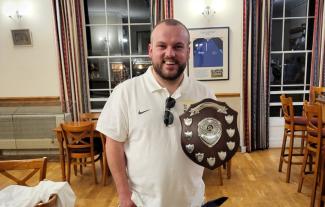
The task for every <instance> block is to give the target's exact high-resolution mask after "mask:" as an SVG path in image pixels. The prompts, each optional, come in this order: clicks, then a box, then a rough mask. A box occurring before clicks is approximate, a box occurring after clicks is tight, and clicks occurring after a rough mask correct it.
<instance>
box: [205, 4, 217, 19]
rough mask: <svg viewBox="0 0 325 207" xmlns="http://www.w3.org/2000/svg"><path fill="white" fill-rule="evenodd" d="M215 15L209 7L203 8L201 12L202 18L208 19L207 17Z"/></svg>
mask: <svg viewBox="0 0 325 207" xmlns="http://www.w3.org/2000/svg"><path fill="white" fill-rule="evenodd" d="M215 14H216V11H214V10H213V9H211V7H210V6H206V7H205V8H204V10H203V12H202V15H203V16H206V17H208V16H213V15H215Z"/></svg>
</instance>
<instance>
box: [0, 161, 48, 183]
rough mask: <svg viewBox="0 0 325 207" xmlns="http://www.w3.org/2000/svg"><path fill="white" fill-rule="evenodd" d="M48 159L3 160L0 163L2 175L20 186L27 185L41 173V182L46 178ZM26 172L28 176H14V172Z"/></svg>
mask: <svg viewBox="0 0 325 207" xmlns="http://www.w3.org/2000/svg"><path fill="white" fill-rule="evenodd" d="M46 165H47V158H46V157H43V158H37V159H25V160H3V161H0V173H1V174H2V175H4V176H6V177H7V178H9V179H11V180H13V181H14V182H15V183H17V184H18V185H26V186H28V184H27V181H29V180H30V179H31V178H32V177H33V176H34V175H35V174H36V173H37V172H39V181H42V180H44V179H45V177H46ZM16 170H19V171H25V173H26V175H25V176H24V177H23V178H21V177H18V176H17V175H15V174H13V171H16Z"/></svg>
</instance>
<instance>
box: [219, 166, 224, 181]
mask: <svg viewBox="0 0 325 207" xmlns="http://www.w3.org/2000/svg"><path fill="white" fill-rule="evenodd" d="M218 179H219V183H220V185H223V180H222V167H218Z"/></svg>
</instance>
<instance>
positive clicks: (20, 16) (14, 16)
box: [9, 10, 23, 21]
mask: <svg viewBox="0 0 325 207" xmlns="http://www.w3.org/2000/svg"><path fill="white" fill-rule="evenodd" d="M22 17H23V15H21V14H20V13H19V11H18V10H16V12H15V14H14V15H9V18H11V19H13V20H15V19H17V20H18V21H20V20H21V18H22Z"/></svg>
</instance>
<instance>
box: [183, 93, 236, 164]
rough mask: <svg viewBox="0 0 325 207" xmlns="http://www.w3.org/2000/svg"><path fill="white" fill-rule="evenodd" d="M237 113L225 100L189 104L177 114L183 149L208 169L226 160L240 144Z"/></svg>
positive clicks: (206, 100)
mask: <svg viewBox="0 0 325 207" xmlns="http://www.w3.org/2000/svg"><path fill="white" fill-rule="evenodd" d="M237 115H238V114H237V112H236V111H234V110H233V109H231V108H230V107H229V106H228V105H227V104H226V103H224V102H220V101H216V100H214V99H204V100H202V101H200V102H198V103H195V104H192V105H191V106H190V107H189V108H188V109H187V111H185V112H184V113H183V114H182V115H181V116H180V117H179V118H180V119H181V124H182V137H181V144H182V148H183V151H184V153H185V154H186V155H187V156H188V157H189V158H190V159H191V160H192V161H193V162H195V163H197V164H198V165H201V166H203V167H206V168H209V169H211V170H213V169H215V168H217V167H219V166H221V165H222V164H223V163H225V162H227V161H228V160H229V159H230V158H231V157H232V156H234V154H235V153H236V151H237V148H238V146H239V131H238V127H237Z"/></svg>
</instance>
